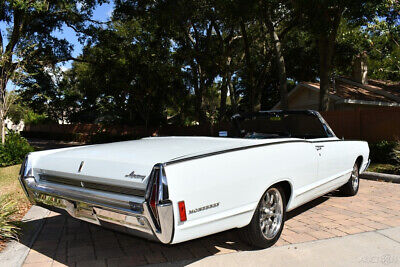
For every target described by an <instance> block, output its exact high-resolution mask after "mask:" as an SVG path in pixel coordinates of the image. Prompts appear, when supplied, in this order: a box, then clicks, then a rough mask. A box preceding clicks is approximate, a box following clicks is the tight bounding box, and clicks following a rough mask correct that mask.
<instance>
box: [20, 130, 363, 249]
mask: <svg viewBox="0 0 400 267" xmlns="http://www.w3.org/2000/svg"><path fill="white" fill-rule="evenodd" d="M368 157H369V148H368V144H367V143H366V142H362V141H344V140H340V139H338V138H337V137H328V138H319V139H308V140H306V139H298V138H279V139H239V138H215V137H154V138H143V139H140V140H135V141H127V142H118V143H112V144H104V145H92V146H84V147H76V148H67V149H56V150H50V151H42V152H34V153H32V154H31V155H30V156H29V159H28V160H27V162H26V164H25V166H23V169H22V173H26V172H27V171H26V170H28V169H32V171H33V175H31V176H30V177H28V179H27V180H26V181H25V180H24V179H25V178H26V177H22V178H20V179H21V181H22V184H23V187H24V189H25V191H26V192H27V195H28V197H30V199H31V200H32V201H33V202H36V201H37V200H38V199H37V198H36V196H37V195H38V194H37V193H34V194H32V192H36V191H37V192H39V193H40V194H45V195H47V194H48V195H51V196H56V197H58V196H60V198H61V199H65V200H68V201H67V202H66V203H64V204H65V205H64V206H67V207H69V208H70V210H68V212H69V213H70V214H71V215H72V216H76V217H79V212H78V211H77V210H76V209H77V204H74V203H75V201H81V202H83V203H87V204H88V205H89V208H90V209H92V208H96V209H100V210H99V211H101V212H104V211H103V210H102V209H103V208H104V209H109V211H110V212H111V211H113V212H114V211H116V212H119V211H123V213H124V214H130V211H129V205H131V204H132V203H133V204H132V205H133V206H132V207H135V208H136V207H137V205H139V204H140V205H141V204H142V203H141V202H143V203H144V204H146V203H147V201H148V195H147V194H148V193H146V195H144V191H145V190H147V191H146V192H149V190H150V189H148V188H147V186H148V183H149V181H150V177H152V176H151V174H152V173H153V172H152V169H153V166H155V164H158V163H161V166H163V171H164V172H165V177H166V180H167V182H168V201H169V205H170V207H171V209H172V211H171V213H172V214H173V219H171V218H170V219H169V220H171V221H170V222H168V223H171V224H173V232H172V233H169V234H170V235H171V238H166V237H164V236H161V235H160V233H157V234H156V232H157V230H155V229H154V225H153V224H152V223H153V222H151V220H153V219H154V218H153V217H152V215H149V211H148V208H147V206H146V207H145V209H144V211H140V212H142V213H138V214H136V213H135V214H133V215H132V216H133V217H132V218H133V219H132V218H130V219H129V220H131V223H132V224H134V225H135V227H136V228H140V227H144V228H146V227H147V228H146V231H147V232H153V233H154V235H156V236H157V238H158V239H159V240H160V241H162V242H164V240H166V241H165V242H166V243H179V242H183V241H187V240H191V239H194V238H198V237H202V236H205V235H209V234H213V233H217V232H221V231H224V230H228V229H232V228H240V227H244V226H246V225H247V224H249V222H250V220H251V219H252V216H253V214H254V211H255V209H256V207H257V204H258V202H259V200H260V198H261V196H262V195H263V193H264V192H265V191H266V190H267V189H268V188H269V187H270V186H271V185H274V184H276V183H279V182H285V183H287V184H288V185H289V186H290V192H291V193H290V197H289V199H287V201H288V203H287V211H290V210H292V209H294V208H296V207H298V206H300V205H302V204H304V203H306V202H308V201H310V200H312V199H315V198H317V197H319V196H322V195H324V194H326V193H328V192H330V191H332V190H335V189H337V188H339V187H340V186H342V185H343V184H345V183H346V182H347V181H348V180H349V178H350V175H351V172H352V170H353V166H354V164H355V163H356V161H357V160H358V159H360V160H361V165H360V172H362V171H364V170H365V168H366V167H367V164H368ZM82 162H83V163H82ZM80 165H82V168H79V167H80ZM79 169H80V170H79ZM132 171H134V172H135V174H139V175H143V179H141V178H135V177H132V176H129V174H130V173H131V172H132ZM45 175H48V176H55V177H56V178H57V177H58V178H60V179H61V178H63V177H65V178H68V179H70V180H72V181H75V180H76V181H79V182H80V183H81V185H82V188H81V187H79V188H75V189H74V188H73V187H71V186H70V185H68V184H66V185H65V184H64V185H54V184H52V182H51V181H50V182H49V181H46V180H43V181H42V178H41V177H44V176H45ZM22 176H23V175H22ZM58 178H57V179H58ZM29 179H31V180H29ZM85 183H101V184H104V185H108V186H110V187H111V186H118V187H126V188H133V189H138V190H142V191H143V195H141V196H129V195H126V194H125V195H121V196H117V195H116V193H115V192H114V193H113V192H102V191H96V190H91V189H87V188H86V187H85V186H86V185H85ZM78 186H79V185H78ZM146 188H147V189H146ZM63 190H66V191H65V192H67V193H68V194H67V195H62V194H61V193H62V192H63ZM31 191H32V192H31ZM60 192H61V193H60ZM85 192H87V194H88V195H89V198H88V199H87V201H86V200H82V199H80V198H79V197H80V196H84V194H85ZM113 197H115V198H118V201H114V202H115V203H117V204H118V205H120V207H122V206H123V208H121V209H120V210H119V209H117V208H116V207H114V206H112V204H113V203H114V202H113V201H108V200H109V199H111V200H112V199H113ZM102 198H104V199H105V200H104V201H106V200H107V201H108V202H107V203H105V204H104V203H103V202H102ZM98 201H100V202H101V203H100V202H98ZM180 201H184V202H185V206H186V215H187V220H186V221H184V222H181V221H180V219H179V218H180V213H179V210H178V202H180ZM99 203H100V204H99ZM110 203H111V204H110ZM137 203H138V204H137ZM103 204H104V205H103ZM128 204H129V205H128ZM124 205H125V206H124ZM135 205H136V206H135ZM146 205H147V204H146ZM210 205H213V207H211V208H206V209H201V208H202V207H207V206H210ZM127 207H128V208H127ZM132 209H133V208H132ZM191 211H196V212H191ZM80 212H81V211H80ZM132 212H133V211H132ZM89 213H90V212H89ZM172 214H171V216H172ZM89 215H90V214H89ZM161 215H162V214H161ZM161 215H160V216H161ZM86 216H87V215H86ZM90 216H93V220H92V222H94V223H100V219H99V218H98V217H96V214H95V213H94V212H92V214H91V215H90ZM127 217H129V216H127ZM139 217H140V218H141V219H143V220H144V224H141V222H140V218H139ZM104 218H106V217H104ZM104 218H103V219H104ZM135 218H136V219H137V221H139V224H138V222H136V221H135V220H136V219H135ZM152 218H153V219H152ZM132 220H134V222H132ZM126 224H127V225H130V224H129V223H126ZM160 227H161V228H163V227H162V225H161V226H160ZM171 227H172V225H171ZM160 236H161V237H160ZM160 238H161V239H160Z"/></svg>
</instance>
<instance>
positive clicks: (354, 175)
mask: <svg viewBox="0 0 400 267" xmlns="http://www.w3.org/2000/svg"><path fill="white" fill-rule="evenodd" d="M358 183H359V178H358V168H357V165H355V166H354V168H353V172H352V173H351V186H352V187H353V190H354V191H357V188H358Z"/></svg>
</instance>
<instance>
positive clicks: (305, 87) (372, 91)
mask: <svg viewBox="0 0 400 267" xmlns="http://www.w3.org/2000/svg"><path fill="white" fill-rule="evenodd" d="M367 83H368V84H367ZM329 101H330V104H329V109H330V110H344V109H356V108H371V107H379V106H382V107H399V108H400V83H392V82H384V81H379V80H368V81H367V82H365V84H362V83H358V82H355V81H353V80H350V79H348V78H336V79H335V85H334V87H333V88H331V89H330V92H329ZM288 102H289V109H314V110H318V106H319V83H312V82H302V83H299V84H298V85H297V86H296V87H295V88H294V89H293V90H292V91H290V92H289V94H288ZM273 109H280V102H279V103H278V104H276V105H275V106H274V107H273Z"/></svg>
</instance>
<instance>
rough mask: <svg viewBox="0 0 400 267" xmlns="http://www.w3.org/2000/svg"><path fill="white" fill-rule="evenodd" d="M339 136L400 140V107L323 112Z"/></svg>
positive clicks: (370, 139)
mask: <svg viewBox="0 0 400 267" xmlns="http://www.w3.org/2000/svg"><path fill="white" fill-rule="evenodd" d="M321 115H322V116H323V117H324V118H325V120H326V121H327V122H328V123H329V125H330V126H331V127H332V129H333V131H334V132H335V133H336V135H337V136H338V137H344V138H345V139H357V140H365V141H368V142H378V141H382V140H388V141H389V140H390V141H394V140H400V109H399V108H375V109H355V110H335V111H328V112H321Z"/></svg>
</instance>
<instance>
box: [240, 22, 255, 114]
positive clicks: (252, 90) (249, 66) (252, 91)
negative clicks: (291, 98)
mask: <svg viewBox="0 0 400 267" xmlns="http://www.w3.org/2000/svg"><path fill="white" fill-rule="evenodd" d="M240 29H241V32H242V35H243V42H244V54H245V59H246V65H247V69H248V74H249V81H248V86H249V88H247V90H248V92H249V111H250V112H253V111H256V107H257V106H258V105H259V103H256V99H257V97H256V88H255V86H254V84H255V83H254V69H253V64H252V61H251V55H250V43H249V39H248V36H247V31H246V25H245V24H244V22H243V20H240Z"/></svg>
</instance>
